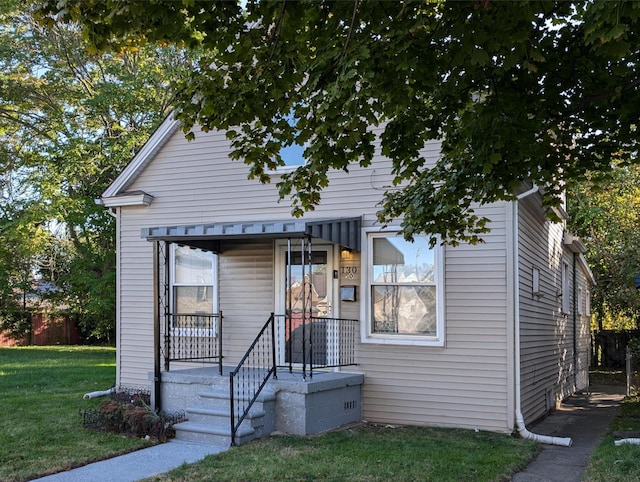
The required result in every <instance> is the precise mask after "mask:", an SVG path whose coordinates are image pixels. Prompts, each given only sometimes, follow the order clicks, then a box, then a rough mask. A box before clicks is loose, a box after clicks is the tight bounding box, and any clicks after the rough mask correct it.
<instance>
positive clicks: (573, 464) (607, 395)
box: [512, 385, 625, 482]
mask: <svg viewBox="0 0 640 482" xmlns="http://www.w3.org/2000/svg"><path fill="white" fill-rule="evenodd" d="M624 395H625V387H623V386H618V385H595V386H594V385H592V386H591V387H590V388H589V392H583V393H579V394H576V395H574V396H572V397H570V398H569V399H567V400H565V401H564V402H563V403H562V405H561V406H560V408H558V409H557V410H555V411H554V412H552V413H551V414H550V415H549V416H548V417H546V418H545V419H543V420H542V421H541V422H540V423H538V424H536V425H534V426H530V427H527V428H528V429H529V430H530V431H531V432H533V433H537V434H540V435H552V436H556V437H571V438H572V439H573V444H572V445H571V447H561V446H555V445H544V444H543V445H542V451H541V452H540V454H539V455H538V456H537V457H536V458H535V459H534V460H533V462H531V463H530V464H529V465H528V466H527V467H526V468H525V469H524V470H523V471H522V472H520V473H518V474H516V475H515V476H514V477H513V478H512V481H513V482H580V481H581V480H582V474H583V473H584V470H585V469H586V467H587V465H588V464H589V459H590V457H591V453H592V452H593V450H594V449H595V447H596V445H597V444H598V443H599V442H600V441H601V440H602V437H604V435H605V434H606V433H607V430H609V427H610V426H611V422H612V420H613V417H614V416H615V415H616V414H617V413H618V409H619V406H620V402H621V401H622V399H623V398H624Z"/></svg>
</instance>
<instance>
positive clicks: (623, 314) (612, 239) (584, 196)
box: [568, 165, 640, 329]
mask: <svg viewBox="0 0 640 482" xmlns="http://www.w3.org/2000/svg"><path fill="white" fill-rule="evenodd" d="M586 177H587V178H586V179H585V180H584V181H583V182H581V183H579V184H578V185H576V186H575V187H574V189H573V190H572V195H571V196H570V198H569V204H568V210H569V214H570V216H569V219H570V223H571V228H572V230H573V231H574V232H575V233H576V234H578V235H579V236H580V237H581V238H582V239H583V240H585V242H587V243H588V245H589V246H590V249H589V251H587V253H586V255H585V256H586V258H587V260H588V263H589V266H590V267H591V269H592V271H593V274H594V277H595V278H596V280H597V282H598V284H597V285H596V286H595V287H594V288H593V290H592V293H593V298H592V309H593V314H594V320H595V321H596V323H595V326H594V328H598V329H603V328H604V329H630V328H639V327H640V296H638V292H637V290H636V288H635V283H634V278H635V276H636V275H637V274H638V273H640V166H637V165H632V166H623V167H620V168H619V169H617V170H615V171H613V172H612V173H611V174H610V176H609V177H608V178H607V179H594V176H593V175H592V174H588V175H587V176H586ZM603 186H604V187H603Z"/></svg>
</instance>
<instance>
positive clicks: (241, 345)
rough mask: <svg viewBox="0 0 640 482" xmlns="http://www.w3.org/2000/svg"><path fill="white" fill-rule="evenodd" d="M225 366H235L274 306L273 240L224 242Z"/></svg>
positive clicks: (221, 261)
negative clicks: (238, 242)
mask: <svg viewBox="0 0 640 482" xmlns="http://www.w3.org/2000/svg"><path fill="white" fill-rule="evenodd" d="M219 271H220V278H219V279H220V290H219V300H220V309H221V310H222V314H223V317H224V318H223V333H224V336H223V356H224V363H225V364H229V365H231V364H236V363H237V362H238V361H239V360H240V357H242V355H244V353H245V351H246V350H247V348H248V347H249V346H250V345H251V343H252V342H253V339H254V338H255V336H256V335H257V333H258V331H259V330H260V328H262V326H263V325H264V324H265V323H266V321H267V320H268V319H269V316H270V315H271V313H272V312H273V309H274V308H273V306H274V298H275V295H274V287H273V278H274V272H273V241H269V240H267V241H251V242H242V244H233V243H231V242H225V243H223V244H222V255H221V256H220V258H219Z"/></svg>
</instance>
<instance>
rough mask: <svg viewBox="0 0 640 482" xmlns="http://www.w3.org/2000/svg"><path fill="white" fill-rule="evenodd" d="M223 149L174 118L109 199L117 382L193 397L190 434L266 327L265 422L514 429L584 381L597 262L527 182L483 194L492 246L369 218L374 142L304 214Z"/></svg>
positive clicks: (374, 203) (307, 429)
mask: <svg viewBox="0 0 640 482" xmlns="http://www.w3.org/2000/svg"><path fill="white" fill-rule="evenodd" d="M229 151H230V146H229V142H228V141H227V140H226V137H225V134H224V133H223V132H215V131H213V132H208V133H204V132H196V138H195V140H194V141H190V142H188V141H187V140H185V138H184V135H183V133H182V131H181V130H180V129H179V125H178V123H177V122H176V121H175V120H173V119H171V118H168V119H167V120H165V122H164V123H163V124H162V125H161V126H160V127H159V128H158V130H157V131H156V133H155V134H154V135H153V136H152V137H151V138H150V140H149V141H148V142H147V144H146V145H145V146H144V147H143V148H142V149H141V150H140V152H139V153H138V154H137V155H136V156H135V157H134V159H133V160H132V162H131V163H130V165H129V166H128V167H127V168H126V169H125V170H124V171H123V172H122V174H121V175H120V176H119V177H118V178H117V179H116V180H115V181H114V183H113V184H112V185H111V186H110V187H109V188H108V189H107V190H106V191H105V192H104V193H103V195H102V198H101V202H102V203H103V204H104V205H105V206H106V207H107V208H109V209H111V210H112V211H113V212H114V213H115V216H116V218H117V253H118V254H117V270H118V275H117V286H118V292H117V353H118V354H117V375H116V377H117V380H116V384H117V385H119V386H127V385H128V386H141V385H146V386H150V385H151V386H152V392H153V393H154V400H155V403H156V405H158V406H160V407H161V408H163V409H168V410H178V409H184V410H186V411H187V415H188V417H189V419H190V421H191V422H190V423H191V425H192V426H191V427H190V428H189V427H188V426H187V427H183V428H182V429H180V430H184V431H188V430H191V431H192V435H193V434H195V435H193V436H192V437H191V438H194V439H197V438H198V437H199V436H202V434H203V433H205V432H207V431H208V429H207V428H206V425H207V423H212V424H213V423H214V422H212V421H211V417H212V416H213V415H212V414H211V413H209V412H211V411H212V410H213V409H211V408H210V406H209V405H208V404H210V403H213V402H211V401H210V399H212V398H215V397H214V395H213V394H212V393H210V392H216V391H224V389H226V395H221V396H220V397H221V398H228V397H229V388H228V387H229V386H230V385H229V375H228V372H229V371H230V369H232V368H234V367H235V366H236V364H237V363H238V362H239V361H240V360H241V358H242V357H243V355H244V354H245V352H246V351H247V349H248V348H249V347H250V345H251V344H252V342H253V341H254V339H255V338H256V336H257V335H258V333H259V332H260V330H261V329H262V328H263V326H266V327H267V330H266V332H265V335H264V336H263V337H262V338H261V341H260V342H259V343H266V344H267V345H266V348H260V345H259V344H258V345H256V347H257V350H262V355H260V356H261V357H264V356H265V355H264V354H265V353H266V359H267V361H266V362H264V361H263V360H262V359H261V361H256V360H255V359H254V358H249V359H248V361H247V362H246V363H249V364H251V365H252V366H253V367H254V371H258V372H260V373H262V375H261V377H263V378H270V379H272V378H273V377H272V376H271V371H270V368H269V367H270V364H271V362H270V360H271V359H272V358H271V350H273V354H274V355H275V358H276V365H277V376H278V381H277V382H274V381H269V382H268V383H267V384H266V388H265V390H264V393H263V394H262V395H261V397H262V398H260V397H259V403H264V411H265V412H266V413H272V412H273V414H272V418H273V420H271V421H267V422H264V423H265V426H264V429H261V430H262V431H263V432H264V433H270V431H271V430H274V429H278V430H282V431H288V432H292V433H313V432H317V431H320V430H324V429H326V428H331V427H333V426H336V425H340V424H342V423H347V422H350V421H355V420H361V419H364V420H368V421H371V422H380V423H390V424H415V425H434V426H449V427H461V428H478V429H481V430H490V431H497V432H511V431H512V430H514V428H515V414H516V411H519V410H521V411H522V413H523V414H524V417H525V420H526V421H527V422H531V421H533V420H534V419H537V418H539V417H541V416H543V415H544V414H545V413H546V412H548V411H549V410H550V409H552V408H554V406H555V405H556V404H557V403H558V402H559V401H561V400H562V399H564V398H565V397H567V396H568V395H571V394H572V393H574V392H575V391H577V390H580V389H583V388H585V387H587V385H588V367H589V353H590V349H589V348H590V342H589V297H590V288H591V286H592V283H593V277H592V275H591V273H590V271H589V268H588V267H587V265H586V262H585V259H584V257H583V256H582V252H583V251H584V246H583V245H582V244H581V243H580V241H579V240H578V239H576V238H574V237H573V236H571V235H570V234H569V233H567V232H566V231H565V224H564V222H562V223H555V224H554V223H551V222H550V221H548V220H547V218H546V216H545V211H544V209H543V208H542V207H541V195H540V193H539V192H538V189H536V188H532V189H527V188H523V190H522V193H521V194H520V195H519V200H518V201H516V202H500V203H495V204H491V205H488V206H482V207H479V208H478V209H477V212H478V214H481V215H486V216H488V217H489V218H490V219H491V222H490V224H489V227H490V228H491V232H490V233H488V234H487V235H486V236H485V237H484V239H485V243H483V244H479V245H475V246H471V245H465V244H462V245H460V246H457V247H449V246H436V247H434V248H430V247H429V245H428V242H427V239H426V237H417V238H416V241H415V242H414V243H408V242H406V241H405V240H404V239H403V238H402V237H400V236H398V234H397V227H387V228H383V227H381V226H380V225H379V224H378V222H377V220H376V211H377V210H378V203H379V201H380V200H381V197H382V194H383V192H384V191H385V190H386V189H389V188H390V186H391V185H392V182H391V181H392V175H391V163H390V161H389V160H388V159H385V158H383V157H382V156H381V155H379V154H378V155H376V157H375V159H374V162H373V163H372V164H371V166H370V167H367V168H361V167H356V166H354V167H352V168H350V172H349V173H345V172H342V171H335V172H332V173H331V184H330V186H329V187H328V188H326V189H325V190H324V191H323V193H322V203H321V204H320V205H319V206H318V207H317V209H315V211H313V212H309V213H307V214H306V215H305V216H304V217H303V218H300V219H297V218H292V217H291V215H290V206H289V205H288V203H287V202H286V201H283V202H278V195H277V190H276V188H275V186H274V185H262V184H259V183H258V182H256V181H250V180H247V167H246V166H245V165H244V164H243V163H241V162H233V161H232V160H230V159H229V157H228V153H229ZM438 155H439V144H438V143H436V142H433V143H430V144H428V146H427V147H426V149H425V156H426V158H427V159H431V160H432V161H433V162H435V161H436V159H437V157H438ZM278 176H279V174H278V173H277V172H276V173H274V174H273V178H275V179H277V178H278ZM220 313H222V315H221V316H220ZM272 313H273V314H275V315H274V316H273V317H271V314H272ZM267 320H272V321H273V323H272V324H266V325H265V322H267ZM271 326H273V330H274V331H273V333H274V334H273V337H274V339H273V341H271V338H270V335H269V333H270V330H271ZM265 340H266V341H265ZM303 340H304V343H303ZM272 345H273V346H272ZM219 355H222V356H221V357H220V356H219ZM252 356H253V355H252ZM265 363H266V368H265V369H264V370H263V369H262V368H258V365H260V367H261V366H262V365H263V364H265ZM327 367H328V368H327ZM220 370H222V371H223V372H224V378H223V379H222V380H223V381H219V378H220V376H219V375H218V373H219V371H220ZM247 380H248V378H247V379H245V381H244V382H242V383H244V384H245V385H246V384H247V383H255V382H250V381H247ZM260 380H262V378H261V379H260ZM232 383H233V382H232ZM261 384H262V382H261V381H259V382H257V385H261ZM205 392H206V393H205ZM265 393H266V395H265ZM234 397H235V398H236V399H237V398H243V399H244V398H246V397H250V395H246V394H244V393H240V392H239V393H235V394H234ZM314 397H316V398H314ZM216 403H217V402H216ZM234 403H237V400H236V402H234ZM227 406H228V402H227ZM207 407H209V408H207ZM274 407H275V408H274ZM226 410H227V411H228V410H229V409H228V408H227V409H226ZM270 411H271V412H270ZM207 416H209V418H207ZM227 420H228V418H227ZM224 423H226V424H227V425H226V426H228V421H227V422H224ZM187 425H189V424H187ZM254 425H256V423H254ZM180 430H179V432H180ZM198 434H199V435H198ZM182 436H184V437H185V438H188V437H189V436H188V435H184V434H183V435H182ZM203 437H204V436H203ZM248 438H250V437H249V436H247V439H248Z"/></svg>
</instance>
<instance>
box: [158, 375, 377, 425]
mask: <svg viewBox="0 0 640 482" xmlns="http://www.w3.org/2000/svg"><path fill="white" fill-rule="evenodd" d="M150 377H152V374H150ZM363 383H364V375H363V374H360V373H345V372H324V371H323V372H314V373H313V377H312V378H311V377H309V376H307V378H306V379H304V378H303V376H302V373H298V372H293V373H289V372H288V371H285V370H281V371H279V372H278V378H277V379H271V380H269V382H268V383H267V385H266V386H265V388H264V391H265V392H266V393H268V394H269V397H270V398H271V397H273V396H274V395H275V414H274V412H273V411H272V410H268V411H267V413H268V414H269V415H267V416H270V417H274V418H275V420H268V421H265V427H268V428H269V430H268V431H269V433H270V432H271V431H272V430H275V431H278V432H283V433H290V434H294V435H311V434H315V433H319V432H324V431H327V430H331V429H333V428H337V427H340V426H342V425H346V424H349V423H353V422H358V421H360V420H361V418H362V384H363ZM225 390H226V392H227V393H228V390H229V378H228V370H225V371H224V372H223V375H222V376H221V375H219V374H218V373H217V369H215V368H213V367H210V368H209V367H205V368H194V369H185V370H176V371H171V372H163V373H162V388H161V393H160V396H161V400H160V402H161V407H162V409H163V410H165V411H167V412H175V411H180V410H185V411H188V409H191V410H193V407H194V406H201V405H203V403H206V404H207V407H206V408H208V409H210V408H212V407H213V405H215V404H216V403H219V404H221V405H222V401H221V402H216V401H214V400H212V399H210V398H207V397H203V396H202V395H203V394H204V393H208V392H211V391H217V392H220V391H225ZM203 400H206V402H204V401H203ZM153 401H154V400H152V403H153ZM227 406H228V404H227ZM219 408H221V409H223V407H222V406H221V407H219ZM269 433H264V434H263V435H269Z"/></svg>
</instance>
